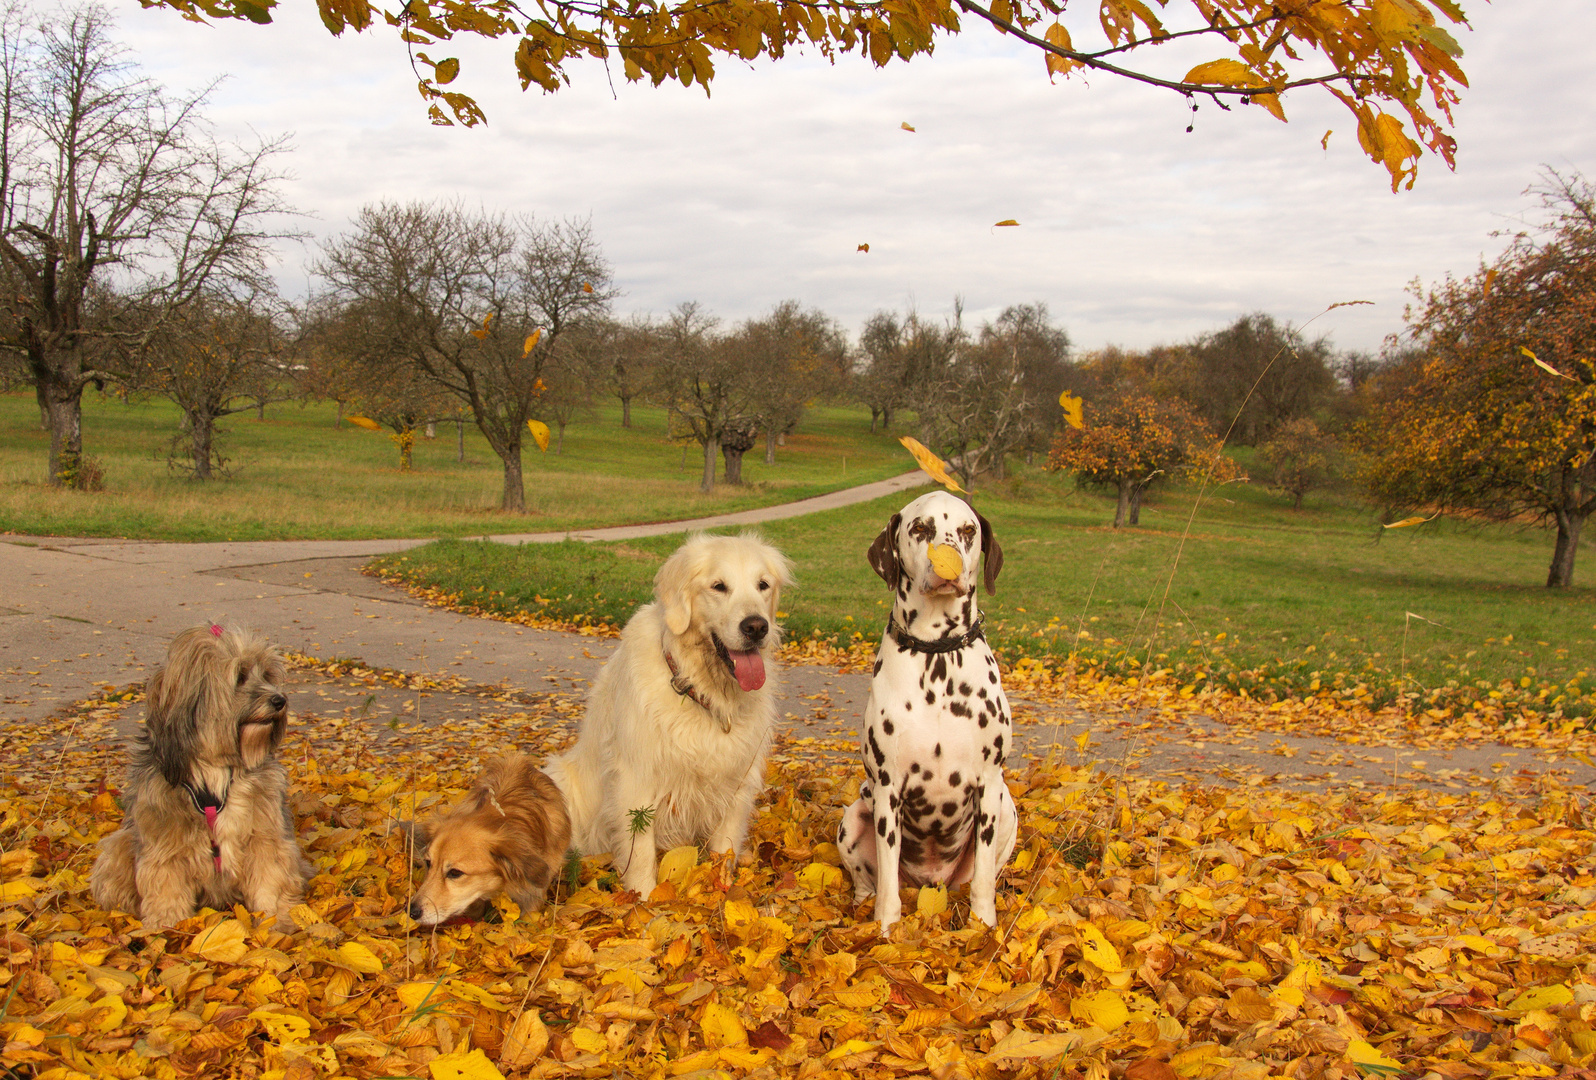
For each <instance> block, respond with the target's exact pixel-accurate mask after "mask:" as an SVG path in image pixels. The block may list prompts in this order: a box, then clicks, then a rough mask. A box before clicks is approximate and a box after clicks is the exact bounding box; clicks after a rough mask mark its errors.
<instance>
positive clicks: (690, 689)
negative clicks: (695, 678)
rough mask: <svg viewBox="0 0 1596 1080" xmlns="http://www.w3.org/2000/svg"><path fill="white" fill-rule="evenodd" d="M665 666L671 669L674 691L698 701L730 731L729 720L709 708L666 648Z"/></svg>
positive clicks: (700, 705)
mask: <svg viewBox="0 0 1596 1080" xmlns="http://www.w3.org/2000/svg"><path fill="white" fill-rule="evenodd" d="M665 666H666V667H668V668H670V669H671V689H672V690H674V691H676V692H677V693H678V694H680V695H682V696H683V697H688V698H692V699H693V700H694V701H695V702H697V703H698V705H699V707H700V708H702V709H703V710H704V711H705V712H707V713H708V714H709V715H711V716H714V717H715V719H717V720H719V721H720V726H721V728H722V729H724V730H725V731H728V732H729V731H731V721H730V720H729V719H727V718H725V717H721V716H716V715H715V710H714V709H712V708H710V706H709V702H708V701H707V700H705V698H704V695H703V694H701V693H699V692H698V689H697V688H696V687H694V686H693V684H692V683H690V682H688V681H687V678H686V676H684V675H683V674H682V669H681V668H679V667H677V666H676V658H675V657H674V656H672V655H671V654H670V652H669V651H668V650H667V651H666V653H665Z"/></svg>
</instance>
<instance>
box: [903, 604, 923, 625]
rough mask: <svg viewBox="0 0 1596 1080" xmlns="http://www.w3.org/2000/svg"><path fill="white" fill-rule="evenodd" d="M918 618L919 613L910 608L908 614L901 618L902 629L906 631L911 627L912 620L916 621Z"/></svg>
mask: <svg viewBox="0 0 1596 1080" xmlns="http://www.w3.org/2000/svg"><path fill="white" fill-rule="evenodd" d="M919 617H920V612H919V611H918V610H917V609H915V608H910V609H909V612H908V614H906V615H904V617H903V628H904V629H905V630H907V629H908V628H909V627H911V626H913V625H914V620H915V619H918V618H919Z"/></svg>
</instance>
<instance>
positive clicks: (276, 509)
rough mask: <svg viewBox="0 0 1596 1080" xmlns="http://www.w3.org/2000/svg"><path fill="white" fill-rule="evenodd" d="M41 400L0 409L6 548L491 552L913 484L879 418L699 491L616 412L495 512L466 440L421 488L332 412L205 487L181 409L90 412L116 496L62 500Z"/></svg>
mask: <svg viewBox="0 0 1596 1080" xmlns="http://www.w3.org/2000/svg"><path fill="white" fill-rule="evenodd" d="M38 415H39V414H38V409H37V407H36V406H35V404H34V400H33V395H32V393H31V392H23V393H9V394H0V531H4V532H14V533H26V534H38V535H52V536H126V537H140V538H147V539H159V540H308V539H336V538H356V537H374V536H481V535H485V534H491V533H507V532H541V531H545V530H557V529H568V528H590V527H594V526H599V525H616V524H630V523H635V522H646V521H670V520H679V519H682V518H691V517H700V516H704V515H709V514H718V513H725V512H729V511H734V510H745V509H748V508H750V507H756V506H767V505H770V504H772V503H782V502H791V501H793V500H795V499H802V498H807V497H808V496H811V495H819V494H822V493H824V492H827V491H834V490H837V489H838V488H844V487H850V486H852V485H854V484H860V483H866V482H869V481H871V480H881V479H885V478H887V477H889V476H894V475H897V474H898V473H902V472H905V471H907V470H908V469H910V468H913V462H911V461H909V460H908V459H907V457H906V456H905V455H904V453H903V451H902V449H901V448H900V447H899V446H898V445H897V441H896V438H895V437H894V436H887V435H871V434H870V418H869V415H868V414H864V413H861V412H860V411H859V410H855V409H834V408H817V409H814V410H812V411H811V413H810V414H809V415H808V416H807V417H806V418H805V422H804V425H803V427H802V429H801V430H800V431H799V432H798V433H796V434H795V435H794V436H792V437H791V438H789V439H788V440H787V445H786V446H785V447H781V448H779V449H778V450H777V455H776V464H775V465H766V464H765V463H764V452H763V451H764V448H763V444H761V446H760V447H758V448H756V449H755V450H753V451H751V452H749V454H748V455H747V456H746V457H745V458H744V459H743V475H744V478H745V480H746V481H747V484H746V485H745V486H744V487H743V488H741V489H738V488H730V487H725V486H722V487H719V488H717V489H716V491H715V492H714V494H712V495H704V494H702V493H700V492H699V490H698V481H699V476H700V473H701V470H702V467H703V457H702V451H701V450H700V449H699V448H698V446H696V445H693V446H689V447H687V453H686V455H685V458H684V455H683V452H682V447H681V446H680V445H679V444H674V443H671V442H670V441H669V440H667V439H666V437H665V413H664V411H663V410H661V409H656V408H650V407H634V408H633V410H632V423H633V426H632V428H630V429H626V428H622V427H621V426H620V408H619V406H618V405H617V406H615V407H614V408H603V409H600V410H598V411H597V414H596V415H595V416H594V417H593V418H592V419H590V420H587V421H583V422H580V423H574V424H571V425H570V426H569V427H568V428H567V429H566V434H565V447H564V453H562V454H555V453H553V452H552V449H551V451H550V452H549V453H547V454H541V453H539V452H538V450H537V448H536V447H535V446H532V445H531V442H530V440H528V450H527V453H526V454H525V457H524V468H525V478H526V501H527V508H528V513H526V514H505V513H503V512H501V511H500V510H499V509H498V504H499V496H500V492H501V491H502V488H503V470H502V468H501V466H500V464H499V459H498V458H497V457H496V456H495V455H494V453H493V451H492V450H491V449H489V447H488V445H487V442H486V440H484V439H483V438H482V436H481V435H480V434H479V433H478V432H477V431H476V429H475V428H474V427H473V426H472V425H470V424H469V423H468V424H467V425H466V431H465V461H464V462H463V463H462V462H457V461H456V459H455V458H456V452H457V447H456V436H455V426H454V424H452V423H448V424H440V425H439V427H438V437H437V438H436V439H434V440H427V439H417V440H416V447H415V470H414V471H413V472H410V473H401V472H399V470H398V461H399V459H398V452H397V450H396V449H395V448H394V446H393V444H392V443H391V442H390V441H389V439H388V433H387V432H385V431H384V432H373V431H363V430H361V429H359V428H356V427H352V426H350V425H348V424H345V425H344V426H343V427H342V428H335V427H334V422H335V420H336V418H337V413H336V409H335V407H334V406H332V405H324V404H317V405H310V406H304V407H302V406H299V405H297V404H292V403H286V404H280V405H270V406H268V407H267V409H266V419H265V420H257V419H256V418H255V414H254V413H253V412H249V413H241V414H238V415H236V416H232V417H229V418H228V419H226V420H224V421H223V422H222V427H223V429H224V430H225V432H226V435H225V436H224V439H223V442H222V449H223V453H224V455H225V456H226V457H227V458H229V466H230V468H231V470H232V473H231V476H230V478H228V479H225V480H217V481H212V482H209V483H199V482H196V481H193V480H190V479H188V478H186V477H184V476H182V475H181V474H179V473H175V472H173V471H171V470H170V469H169V468H168V467H167V456H168V452H169V449H170V445H171V439H172V437H173V435H175V434H177V432H178V419H179V414H178V411H177V409H176V407H175V406H173V405H171V404H170V403H168V402H165V401H162V400H149V401H141V402H134V403H131V404H127V403H123V402H121V401H118V400H115V399H113V398H108V397H105V396H102V395H97V394H94V393H92V392H91V393H90V394H87V395H85V398H84V416H83V429H84V452H85V453H86V454H87V455H88V456H89V457H91V458H94V459H96V460H98V462H99V463H100V465H101V467H102V468H103V469H104V471H105V490H104V491H99V492H92V493H83V492H74V491H56V490H53V489H51V488H50V487H49V486H48V485H47V484H46V483H45V471H46V459H47V454H48V451H49V435H48V433H47V432H45V431H43V430H41V429H40V427H39V423H38Z"/></svg>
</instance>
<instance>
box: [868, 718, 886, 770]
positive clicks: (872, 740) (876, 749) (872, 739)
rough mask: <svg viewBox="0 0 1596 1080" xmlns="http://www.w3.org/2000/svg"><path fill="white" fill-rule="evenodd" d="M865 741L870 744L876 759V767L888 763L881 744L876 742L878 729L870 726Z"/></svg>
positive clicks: (872, 754)
mask: <svg viewBox="0 0 1596 1080" xmlns="http://www.w3.org/2000/svg"><path fill="white" fill-rule="evenodd" d="M865 742H866V743H868V744H869V746H870V756H871V757H873V758H875V760H876V768H878V769H879V768H880V767H881V766H883V765H885V764H886V763H887V755H886V754H885V753H883V752H882V749H881V744H879V743H878V742H876V729H875V728H870V729H868V730H867V731H866V732H865Z"/></svg>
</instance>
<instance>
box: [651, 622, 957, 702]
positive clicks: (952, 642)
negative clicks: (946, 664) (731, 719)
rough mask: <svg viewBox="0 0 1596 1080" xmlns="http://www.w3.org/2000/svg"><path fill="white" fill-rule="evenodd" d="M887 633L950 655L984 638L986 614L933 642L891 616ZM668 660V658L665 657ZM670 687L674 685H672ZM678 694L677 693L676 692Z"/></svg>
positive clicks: (908, 645) (915, 648)
mask: <svg viewBox="0 0 1596 1080" xmlns="http://www.w3.org/2000/svg"><path fill="white" fill-rule="evenodd" d="M887 633H889V634H891V635H892V638H893V640H894V641H896V642H897V643H898V644H899V645H902V646H903V647H904V648H905V649H908V650H909V651H910V652H918V653H950V652H957V651H958V650H960V649H962V648H964V647H965V646H967V645H969V644H970V643H971V642H974V641H980V640H981V639H982V638H984V637H986V614H985V613H984V612H977V613H976V616H975V624H974V625H973V626H971V627H970V628H969V629H968V630H966V631H965V632H964V633H962V634H960V635H959V636H958V637H942V638H937V639H936V640H935V641H926V640H924V639H923V638H917V637H912V636H910V634H909V632H908V631H907V630H905V629H903V628H902V627H901V626H899V625H898V623H897V621H896V620H895V619H894V618H893V617H892V616H891V615H888V616H887ZM666 659H667V660H668V659H670V657H668V656H667V657H666ZM672 670H674V669H672ZM671 685H673V686H674V685H675V683H672V684H671ZM678 692H679V691H678Z"/></svg>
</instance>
